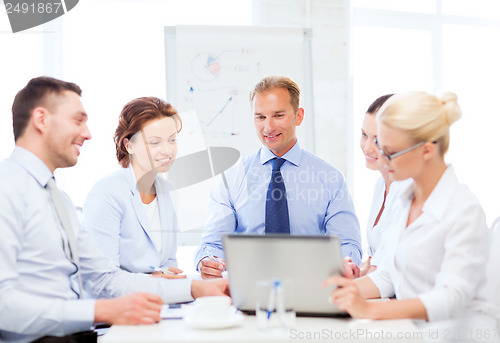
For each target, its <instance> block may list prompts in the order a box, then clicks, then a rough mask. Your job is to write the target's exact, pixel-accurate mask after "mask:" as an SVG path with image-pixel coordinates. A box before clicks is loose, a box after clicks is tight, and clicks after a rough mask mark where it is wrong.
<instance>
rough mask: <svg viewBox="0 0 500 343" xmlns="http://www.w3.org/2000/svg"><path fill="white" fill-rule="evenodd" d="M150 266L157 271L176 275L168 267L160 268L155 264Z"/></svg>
mask: <svg viewBox="0 0 500 343" xmlns="http://www.w3.org/2000/svg"><path fill="white" fill-rule="evenodd" d="M149 268H151V269H153V270H154V271H155V272H162V273H164V274H171V275H175V273H174V272H172V271H170V270H168V269H162V268H158V267H153V266H149Z"/></svg>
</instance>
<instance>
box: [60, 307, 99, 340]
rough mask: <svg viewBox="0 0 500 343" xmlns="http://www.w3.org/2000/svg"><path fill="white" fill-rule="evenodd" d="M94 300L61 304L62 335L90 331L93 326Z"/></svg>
mask: <svg viewBox="0 0 500 343" xmlns="http://www.w3.org/2000/svg"><path fill="white" fill-rule="evenodd" d="M94 314H95V300H93V299H92V300H91V299H89V300H70V301H64V302H63V328H64V334H65V335H69V334H72V333H75V332H79V331H87V330H91V328H92V325H94Z"/></svg>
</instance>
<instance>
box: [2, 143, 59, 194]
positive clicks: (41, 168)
mask: <svg viewBox="0 0 500 343" xmlns="http://www.w3.org/2000/svg"><path fill="white" fill-rule="evenodd" d="M10 159H11V160H13V161H14V162H16V163H17V164H18V165H19V166H21V167H22V168H23V169H24V170H26V172H27V173H28V174H30V175H31V176H33V178H35V180H36V181H37V182H38V183H39V184H40V186H42V187H45V186H46V185H47V182H49V179H50V178H51V177H53V176H54V175H53V174H52V172H51V171H50V169H49V167H47V165H45V163H43V162H42V160H41V159H39V158H38V157H37V156H36V155H35V154H33V153H32V152H31V151H29V150H26V149H24V148H21V147H20V146H15V147H14V150H13V151H12V154H11V155H10Z"/></svg>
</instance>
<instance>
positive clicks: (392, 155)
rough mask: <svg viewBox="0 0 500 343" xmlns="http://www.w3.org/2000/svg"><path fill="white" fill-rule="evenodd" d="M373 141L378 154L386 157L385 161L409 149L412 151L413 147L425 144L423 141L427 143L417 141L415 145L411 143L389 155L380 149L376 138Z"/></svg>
mask: <svg viewBox="0 0 500 343" xmlns="http://www.w3.org/2000/svg"><path fill="white" fill-rule="evenodd" d="M373 143H375V145H376V146H377V147H378V151H379V152H380V155H382V156H384V157H385V158H386V159H387V161H389V162H390V161H391V160H392V159H394V158H396V157H398V156H401V155H404V154H406V153H407V152H410V151H412V150H414V149H416V148H418V147H419V146H422V145H424V144H425V143H427V142H420V143H417V144H415V145H412V146H411V147H409V148H406V149H404V150H401V151H398V152H395V153H394V154H390V155H387V154H386V153H385V152H384V150H382V149H381V148H380V147H379V146H378V140H377V139H376V138H375V139H374V140H373ZM432 143H435V142H432Z"/></svg>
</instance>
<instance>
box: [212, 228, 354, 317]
mask: <svg viewBox="0 0 500 343" xmlns="http://www.w3.org/2000/svg"><path fill="white" fill-rule="evenodd" d="M222 242H223V246H224V252H225V255H226V265H227V271H228V274H229V287H230V290H231V297H232V298H233V302H234V306H236V307H237V308H238V309H240V310H242V311H244V312H247V313H254V312H255V301H256V296H255V291H256V282H257V281H262V280H264V281H272V280H273V279H276V278H279V279H282V280H285V279H290V280H292V281H293V291H294V293H295V295H294V302H295V311H296V312H297V315H303V316H346V315H347V314H346V313H345V312H342V311H340V310H339V309H338V308H337V307H336V306H335V305H333V304H331V303H330V301H329V296H330V293H331V291H332V289H333V287H334V286H330V287H325V288H322V287H321V286H320V284H321V283H322V282H323V281H324V280H326V279H327V278H328V277H330V276H332V275H343V274H344V266H343V262H342V258H341V252H340V242H339V239H338V238H337V237H334V236H289V235H227V236H224V237H223V240H222Z"/></svg>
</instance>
